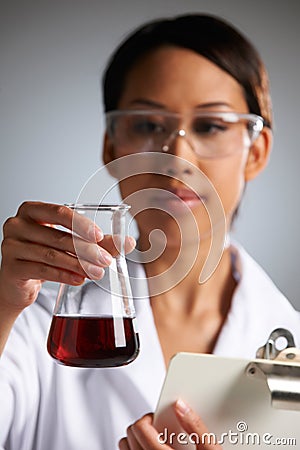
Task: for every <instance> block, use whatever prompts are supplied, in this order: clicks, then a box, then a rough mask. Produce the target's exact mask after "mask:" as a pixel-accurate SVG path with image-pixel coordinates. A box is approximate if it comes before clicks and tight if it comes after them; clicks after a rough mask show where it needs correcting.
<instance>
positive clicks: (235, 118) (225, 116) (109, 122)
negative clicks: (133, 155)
mask: <svg viewBox="0 0 300 450" xmlns="http://www.w3.org/2000/svg"><path fill="white" fill-rule="evenodd" d="M134 115H137V116H146V115H159V116H161V117H168V118H174V119H175V118H176V119H183V118H185V117H200V118H201V117H205V118H211V119H213V118H217V119H221V120H222V121H223V122H224V123H228V124H237V123H239V122H242V121H248V122H250V123H252V124H253V128H252V132H251V133H252V135H251V136H250V133H249V138H250V145H252V144H253V142H254V141H255V140H256V139H257V138H258V137H259V135H260V133H261V132H262V130H263V128H264V127H265V126H266V123H265V120H264V119H263V117H261V116H259V115H258V114H253V113H239V112H235V111H191V112H189V113H185V114H182V113H176V112H170V111H165V110H160V109H119V110H112V111H108V112H106V113H105V119H106V121H105V122H106V131H107V133H108V136H109V137H110V138H111V139H112V141H113V132H112V131H111V128H112V126H113V120H114V118H117V117H119V116H134ZM187 134H189V133H187V132H186V130H185V129H184V128H181V127H178V129H175V130H174V131H173V132H172V133H170V135H169V137H168V138H167V139H166V142H167V141H169V139H171V137H172V136H182V137H185V136H186V135H187ZM191 148H192V150H193V151H194V153H195V154H196V155H197V156H198V157H200V158H202V156H201V155H199V154H198V152H197V151H196V150H194V148H193V146H191ZM155 151H160V152H167V151H169V146H168V145H165V144H164V145H162V148H161V149H160V150H155ZM142 152H143V151H142V150H141V153H142ZM203 157H204V158H213V157H214V156H211V157H210V156H203Z"/></svg>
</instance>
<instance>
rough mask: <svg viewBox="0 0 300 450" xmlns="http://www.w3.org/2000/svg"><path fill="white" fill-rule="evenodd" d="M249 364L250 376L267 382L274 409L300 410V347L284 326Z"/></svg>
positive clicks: (271, 336)
mask: <svg viewBox="0 0 300 450" xmlns="http://www.w3.org/2000/svg"><path fill="white" fill-rule="evenodd" d="M256 358H258V359H256V360H255V361H252V362H250V363H249V364H248V365H247V367H246V373H247V375H248V376H249V377H252V378H253V377H254V378H257V379H263V380H265V381H266V383H267V386H268V388H269V391H270V394H271V403H272V406H273V407H274V408H278V409H288V410H300V349H298V348H296V347H295V342H294V338H293V335H292V334H291V333H290V332H289V331H288V330H286V329H284V328H277V329H276V330H274V331H273V332H272V333H271V334H270V336H269V338H268V340H267V342H266V344H265V345H264V346H263V347H260V348H259V349H258V350H257V353H256Z"/></svg>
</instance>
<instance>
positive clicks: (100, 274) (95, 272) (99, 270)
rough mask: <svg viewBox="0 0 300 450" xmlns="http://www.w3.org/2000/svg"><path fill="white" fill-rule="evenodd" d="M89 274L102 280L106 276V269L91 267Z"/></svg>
mask: <svg viewBox="0 0 300 450" xmlns="http://www.w3.org/2000/svg"><path fill="white" fill-rule="evenodd" d="M87 273H88V274H89V275H90V276H92V277H93V278H96V279H100V278H102V277H103V275H104V269H103V267H98V266H93V265H92V266H89V268H88V271H87Z"/></svg>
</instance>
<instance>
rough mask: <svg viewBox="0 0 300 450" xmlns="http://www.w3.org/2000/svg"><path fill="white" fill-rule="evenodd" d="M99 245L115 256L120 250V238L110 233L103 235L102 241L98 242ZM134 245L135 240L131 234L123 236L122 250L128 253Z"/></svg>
mask: <svg viewBox="0 0 300 450" xmlns="http://www.w3.org/2000/svg"><path fill="white" fill-rule="evenodd" d="M100 244H101V247H103V248H104V249H106V250H107V251H108V252H109V253H110V254H111V255H112V256H114V257H115V256H117V255H118V254H119V253H121V252H122V249H121V248H120V239H119V238H118V236H112V235H110V234H106V235H104V237H103V239H102V241H101V242H100ZM135 246H136V241H135V239H134V238H133V237H132V236H125V239H124V252H125V253H130V252H132V250H133V249H134V248H135Z"/></svg>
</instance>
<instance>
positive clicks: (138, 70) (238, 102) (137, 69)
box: [119, 46, 247, 111]
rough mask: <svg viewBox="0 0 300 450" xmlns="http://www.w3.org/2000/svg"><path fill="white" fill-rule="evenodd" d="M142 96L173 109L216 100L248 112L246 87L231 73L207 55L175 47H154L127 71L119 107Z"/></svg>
mask: <svg viewBox="0 0 300 450" xmlns="http://www.w3.org/2000/svg"><path fill="white" fill-rule="evenodd" d="M140 98H146V99H151V100H153V101H156V102H158V103H162V104H163V105H165V106H166V107H167V108H171V109H173V110H174V111H177V110H178V111H180V110H181V109H184V108H185V107H186V108H195V107H197V105H201V104H204V103H213V102H222V103H223V102H225V103H229V104H230V105H232V108H234V109H239V110H240V111H244V110H245V111H247V103H246V100H245V96H244V91H243V88H242V86H241V85H240V84H239V83H238V82H237V81H236V80H235V79H234V78H233V77H232V76H231V75H229V74H228V73H227V72H225V71H224V70H223V69H221V68H220V67H218V66H217V65H216V64H214V63H213V62H211V61H210V60H208V59H207V58H205V57H204V56H201V55H199V54H198V53H196V52H194V51H192V50H189V49H185V48H180V47H174V46H163V47H160V48H157V49H155V50H152V51H151V52H149V53H147V54H146V55H144V56H143V57H142V58H140V59H139V60H138V61H137V62H136V63H135V65H134V66H133V67H132V68H131V70H130V71H129V72H128V74H127V76H126V79H125V83H124V88H123V92H122V95H121V98H120V102H119V107H128V106H129V105H130V103H132V102H134V101H135V100H136V99H140Z"/></svg>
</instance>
